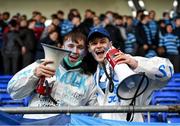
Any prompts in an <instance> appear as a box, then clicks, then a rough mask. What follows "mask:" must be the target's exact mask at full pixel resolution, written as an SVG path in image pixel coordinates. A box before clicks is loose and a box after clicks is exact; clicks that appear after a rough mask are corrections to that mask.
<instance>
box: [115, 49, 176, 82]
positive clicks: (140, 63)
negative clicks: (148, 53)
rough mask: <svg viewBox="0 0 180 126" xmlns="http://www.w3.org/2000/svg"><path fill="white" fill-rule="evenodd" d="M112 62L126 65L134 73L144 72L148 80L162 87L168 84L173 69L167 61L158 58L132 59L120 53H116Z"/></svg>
mask: <svg viewBox="0 0 180 126" xmlns="http://www.w3.org/2000/svg"><path fill="white" fill-rule="evenodd" d="M114 60H115V61H116V62H117V61H118V63H119V64H120V63H126V64H128V65H129V67H130V68H131V69H132V70H134V72H136V73H138V72H145V74H146V75H147V76H148V77H149V79H151V80H153V81H157V84H159V85H163V84H166V82H168V80H169V79H170V78H171V77H172V75H173V73H174V68H173V65H172V63H171V62H170V61H169V59H166V58H160V57H152V58H145V57H138V56H137V57H132V56H131V55H128V54H124V53H122V52H118V53H116V57H115V58H114Z"/></svg>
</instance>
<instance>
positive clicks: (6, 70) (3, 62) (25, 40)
mask: <svg viewBox="0 0 180 126" xmlns="http://www.w3.org/2000/svg"><path fill="white" fill-rule="evenodd" d="M64 15H65V14H64V12H63V11H62V10H59V11H57V12H56V13H54V14H52V15H51V23H50V24H49V25H48V26H46V25H45V22H46V20H47V18H46V17H45V16H43V15H42V13H41V12H39V11H33V12H32V17H30V18H28V17H27V16H26V15H22V14H20V13H17V14H16V15H13V16H11V15H10V13H9V12H2V13H0V49H1V53H0V67H1V68H0V72H1V73H0V74H10V75H11V74H15V73H16V72H17V71H19V70H20V69H22V68H23V67H25V66H27V65H29V64H31V63H32V62H33V61H35V60H37V59H41V58H44V52H43V48H42V46H41V44H40V43H46V44H50V45H55V46H57V47H59V48H61V45H62V42H63V37H64V36H65V35H66V34H67V33H69V32H71V31H72V30H79V31H80V32H82V33H84V34H85V35H86V36H87V35H88V33H89V31H90V29H91V28H93V27H104V28H105V29H106V30H107V31H108V32H109V33H110V35H111V38H112V44H113V46H114V47H116V48H118V49H120V50H122V51H124V52H125V53H128V54H131V55H139V56H144V57H148V58H150V57H154V56H160V57H166V58H169V59H170V60H171V62H172V63H173V65H174V67H175V72H180V56H179V54H180V15H177V16H176V17H173V18H171V17H170V13H169V12H163V14H162V18H161V19H160V20H156V12H155V11H154V10H151V11H149V12H148V14H145V13H144V11H143V10H140V11H137V13H136V17H132V16H130V15H121V14H119V13H115V12H112V11H107V12H105V13H102V14H100V15H96V12H94V11H93V10H90V9H87V10H85V12H84V15H83V17H82V15H81V14H80V12H79V10H78V9H74V8H73V9H70V10H69V13H68V14H67V18H65V16H64Z"/></svg>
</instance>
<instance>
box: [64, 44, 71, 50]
mask: <svg viewBox="0 0 180 126" xmlns="http://www.w3.org/2000/svg"><path fill="white" fill-rule="evenodd" d="M63 48H64V49H66V50H69V51H72V49H71V48H69V47H68V46H67V45H66V44H65V45H64V47H63Z"/></svg>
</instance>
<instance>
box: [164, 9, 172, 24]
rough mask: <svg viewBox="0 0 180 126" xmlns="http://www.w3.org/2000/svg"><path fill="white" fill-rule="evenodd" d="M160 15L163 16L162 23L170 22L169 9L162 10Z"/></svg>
mask: <svg viewBox="0 0 180 126" xmlns="http://www.w3.org/2000/svg"><path fill="white" fill-rule="evenodd" d="M162 17H163V19H162V20H163V21H164V23H165V24H166V25H167V24H171V18H170V13H169V11H165V12H163V14H162Z"/></svg>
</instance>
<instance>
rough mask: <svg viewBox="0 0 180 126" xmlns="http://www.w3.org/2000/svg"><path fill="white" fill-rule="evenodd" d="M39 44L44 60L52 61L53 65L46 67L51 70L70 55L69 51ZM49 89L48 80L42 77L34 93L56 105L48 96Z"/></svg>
mask: <svg viewBox="0 0 180 126" xmlns="http://www.w3.org/2000/svg"><path fill="white" fill-rule="evenodd" d="M41 44H42V47H43V49H44V53H45V59H48V60H52V61H53V63H51V64H47V66H48V67H51V68H53V69H57V68H58V66H59V64H60V62H61V61H62V60H63V58H64V57H65V56H66V55H68V54H70V53H71V51H68V50H65V49H61V48H58V47H56V46H52V45H48V44H44V43H41ZM51 89H52V86H51V87H50V85H49V83H48V78H45V77H44V76H43V77H41V78H40V80H39V82H38V86H37V88H36V93H38V94H39V95H43V96H48V97H49V98H50V100H52V102H53V103H55V104H57V102H56V101H55V100H54V99H53V98H52V97H51V95H50V94H51Z"/></svg>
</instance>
